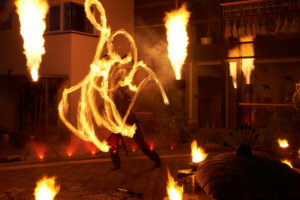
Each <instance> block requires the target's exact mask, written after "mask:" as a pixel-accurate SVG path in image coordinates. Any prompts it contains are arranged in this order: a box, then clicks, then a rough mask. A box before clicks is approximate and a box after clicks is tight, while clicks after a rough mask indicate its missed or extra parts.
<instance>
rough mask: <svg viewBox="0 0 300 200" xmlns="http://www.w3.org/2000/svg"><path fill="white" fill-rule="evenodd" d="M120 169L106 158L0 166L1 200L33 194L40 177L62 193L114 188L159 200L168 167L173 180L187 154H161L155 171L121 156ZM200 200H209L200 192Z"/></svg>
mask: <svg viewBox="0 0 300 200" xmlns="http://www.w3.org/2000/svg"><path fill="white" fill-rule="evenodd" d="M121 159H122V169H121V170H117V171H112V170H111V168H112V163H111V161H110V159H109V158H94V159H86V160H76V161H59V162H48V163H32V164H28V163H22V162H20V163H6V164H0V199H1V200H2V199H7V200H8V198H7V197H6V195H5V194H4V193H5V192H11V191H16V190H32V189H34V188H35V184H36V182H37V180H39V179H40V178H41V177H42V176H43V175H48V176H56V177H57V183H58V184H59V185H60V186H61V192H65V191H68V192H70V191H71V192H72V191H74V192H75V191H76V192H77V193H78V192H79V193H80V192H82V193H84V192H110V191H114V190H115V188H116V187H120V188H124V189H128V190H132V191H134V192H136V193H142V194H143V199H145V200H150V199H155V200H161V199H163V198H164V197H165V196H166V181H167V167H168V168H169V169H170V172H171V174H172V176H173V177H175V180H176V179H177V177H176V175H177V170H179V169H187V168H188V163H189V160H190V156H189V154H178V153H176V152H173V153H168V154H165V155H163V154H161V159H162V166H161V167H160V168H154V165H153V163H152V161H150V160H149V159H147V158H146V157H145V156H143V155H140V154H137V155H136V156H133V155H130V156H129V157H125V156H123V155H122V158H121ZM200 199H202V200H206V199H207V200H208V199H211V198H210V197H208V196H207V195H206V194H204V193H203V192H200Z"/></svg>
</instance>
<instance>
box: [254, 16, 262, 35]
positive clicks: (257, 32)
mask: <svg viewBox="0 0 300 200" xmlns="http://www.w3.org/2000/svg"><path fill="white" fill-rule="evenodd" d="M254 26H255V32H256V35H260V34H261V33H260V23H259V20H258V18H256V19H255V21H254Z"/></svg>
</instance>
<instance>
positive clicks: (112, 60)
mask: <svg viewBox="0 0 300 200" xmlns="http://www.w3.org/2000/svg"><path fill="white" fill-rule="evenodd" d="M92 5H95V7H96V9H97V10H98V11H99V12H100V22H101V23H98V21H97V20H96V19H95V15H94V14H93V13H92V11H91V9H90V8H91V6H92ZM84 6H85V12H86V15H87V18H88V19H89V20H90V22H91V23H92V24H93V25H94V26H95V28H96V29H97V30H99V31H100V36H101V37H99V42H98V46H97V49H96V54H95V57H94V59H93V61H92V63H91V65H90V71H89V73H88V74H87V75H86V77H85V78H84V79H83V80H82V81H80V82H79V83H77V84H76V85H73V86H72V87H70V88H67V89H65V90H64V91H63V93H62V99H61V101H60V102H59V105H58V112H59V117H60V119H61V120H62V121H63V123H64V124H65V125H66V126H67V128H69V129H70V130H71V131H72V132H73V133H74V134H76V135H77V136H78V137H79V138H81V139H82V140H85V141H87V142H92V143H93V144H94V145H95V146H96V147H97V148H98V149H99V150H101V151H104V152H108V150H109V146H108V144H107V142H106V141H100V140H99V139H98V137H97V136H96V134H95V130H94V125H95V124H96V125H97V126H99V127H100V126H104V127H105V128H106V129H108V130H109V131H110V132H112V133H121V134H122V135H123V136H128V137H133V135H134V133H135V129H136V126H135V124H133V125H128V124H126V120H127V117H128V115H129V113H130V112H131V109H132V107H133V105H134V102H135V100H136V98H137V96H138V94H139V93H140V91H141V89H142V88H143V87H144V86H145V85H146V83H148V82H149V81H150V80H154V81H155V82H156V83H157V85H158V87H159V89H160V92H161V94H162V96H163V100H164V103H165V104H168V103H169V100H168V98H167V96H166V93H165V91H164V89H163V87H162V85H161V83H160V81H159V80H158V79H157V77H156V75H155V73H154V72H153V71H152V70H151V69H150V68H149V67H148V66H147V65H146V64H145V63H144V62H143V61H138V60H137V59H138V55H137V49H136V45H135V42H134V40H133V38H132V36H131V35H130V34H129V33H128V32H126V31H125V30H118V31H116V32H114V33H111V29H110V28H109V27H108V26H107V19H106V15H105V10H104V8H103V6H102V4H101V3H100V2H99V1H98V0H86V1H85V4H84ZM116 36H124V37H125V38H126V39H128V41H129V42H130V45H131V53H132V55H133V56H131V54H130V55H128V56H127V57H122V58H121V56H120V55H119V54H117V52H115V50H114V47H113V42H114V38H115V37H116ZM105 44H106V46H105ZM104 47H105V48H106V50H107V55H108V56H107V57H105V58H103V57H102V58H101V57H100V56H101V54H102V51H103V48H104ZM128 67H132V68H130V69H131V70H130V71H129V72H127V71H126V69H128ZM137 70H143V71H145V72H146V74H147V77H146V78H145V79H143V80H142V81H141V82H140V83H139V84H137V85H136V84H134V83H133V78H134V76H135V74H136V72H137ZM117 75H123V77H122V78H121V79H118V77H117ZM126 75H127V76H126ZM126 86H128V88H129V90H131V91H132V93H134V96H133V98H132V101H131V103H130V105H129V107H128V109H127V112H126V114H125V116H121V114H120V113H119V111H118V110H117V108H116V105H115V103H114V101H113V95H114V92H115V91H116V89H118V88H120V87H126ZM77 90H80V91H81V95H80V101H79V103H78V107H77V127H76V126H74V125H73V124H72V123H71V122H69V121H68V119H67V118H66V115H67V112H68V106H69V104H68V95H69V94H71V93H73V92H74V91H77ZM97 100H98V101H99V100H100V101H102V103H103V107H104V108H103V109H102V110H100V109H99V107H98V101H97Z"/></svg>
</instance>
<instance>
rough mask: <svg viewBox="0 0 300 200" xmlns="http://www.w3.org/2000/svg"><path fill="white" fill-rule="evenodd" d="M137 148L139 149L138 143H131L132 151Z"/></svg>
mask: <svg viewBox="0 0 300 200" xmlns="http://www.w3.org/2000/svg"><path fill="white" fill-rule="evenodd" d="M136 149H137V145H136V143H133V144H131V151H133V152H134V151H136Z"/></svg>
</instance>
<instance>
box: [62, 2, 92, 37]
mask: <svg viewBox="0 0 300 200" xmlns="http://www.w3.org/2000/svg"><path fill="white" fill-rule="evenodd" d="M64 30H65V31H67V30H74V31H80V32H84V33H91V34H92V33H93V26H92V24H91V23H90V21H89V20H88V19H87V18H86V16H85V11H84V7H83V5H81V4H77V3H74V2H67V3H65V4H64Z"/></svg>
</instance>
